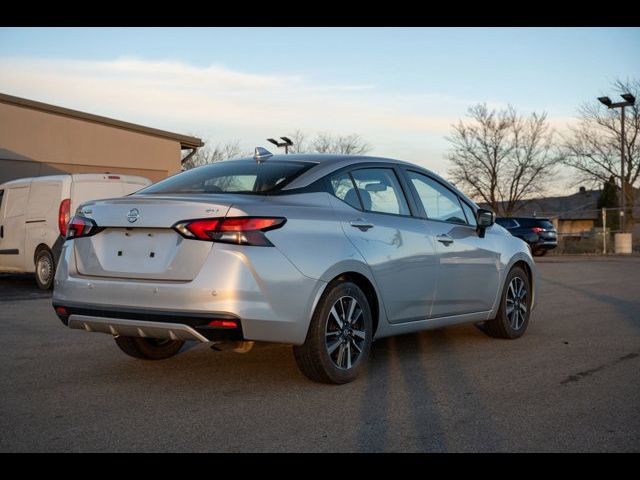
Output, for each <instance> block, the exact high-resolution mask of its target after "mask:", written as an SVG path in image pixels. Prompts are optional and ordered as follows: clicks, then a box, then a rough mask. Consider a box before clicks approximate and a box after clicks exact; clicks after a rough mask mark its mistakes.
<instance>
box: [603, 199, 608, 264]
mask: <svg viewBox="0 0 640 480" xmlns="http://www.w3.org/2000/svg"><path fill="white" fill-rule="evenodd" d="M602 253H603V254H605V255H606V254H607V207H602Z"/></svg>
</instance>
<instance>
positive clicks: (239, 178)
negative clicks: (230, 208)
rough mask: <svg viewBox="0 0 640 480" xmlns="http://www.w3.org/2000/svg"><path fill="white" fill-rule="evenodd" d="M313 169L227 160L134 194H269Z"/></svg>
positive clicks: (292, 164)
mask: <svg viewBox="0 0 640 480" xmlns="http://www.w3.org/2000/svg"><path fill="white" fill-rule="evenodd" d="M313 165H314V164H313V163H308V162H295V161H284V162H283V161H269V160H266V161H264V162H262V163H258V162H256V161H255V160H229V161H224V162H219V163H212V164H211V165H205V166H202V167H198V168H194V169H193V170H187V171H186V172H182V173H179V174H177V175H174V176H173V177H169V178H167V179H165V180H162V181H160V182H158V183H156V184H154V185H151V186H149V187H147V188H144V189H142V190H140V191H138V192H137V193H256V194H258V193H260V194H262V193H271V192H275V191H278V190H280V189H281V188H282V187H284V186H285V185H286V184H287V183H289V182H290V181H291V180H293V179H294V178H295V177H297V176H298V175H300V174H301V173H302V172H304V171H306V170H308V169H309V168H311V167H312V166H313Z"/></svg>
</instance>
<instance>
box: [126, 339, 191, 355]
mask: <svg viewBox="0 0 640 480" xmlns="http://www.w3.org/2000/svg"><path fill="white" fill-rule="evenodd" d="M115 340H116V344H117V345H118V347H120V350H122V351H123V352H124V353H126V354H127V355H129V356H130V357H134V358H141V359H143V360H164V359H166V358H171V357H173V356H174V355H175V354H177V353H178V352H179V351H180V349H181V348H182V346H183V345H184V341H183V340H168V339H166V340H165V339H161V338H142V337H124V336H122V335H120V336H117V337H115Z"/></svg>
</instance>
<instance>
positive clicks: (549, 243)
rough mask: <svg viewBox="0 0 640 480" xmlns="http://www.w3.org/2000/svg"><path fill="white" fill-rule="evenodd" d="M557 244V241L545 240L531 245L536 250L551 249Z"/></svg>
mask: <svg viewBox="0 0 640 480" xmlns="http://www.w3.org/2000/svg"><path fill="white" fill-rule="evenodd" d="M557 246H558V242H557V240H556V241H547V242H538V243H535V244H533V245H532V248H535V249H536V250H553V249H554V248H556V247H557Z"/></svg>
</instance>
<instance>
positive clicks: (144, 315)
mask: <svg viewBox="0 0 640 480" xmlns="http://www.w3.org/2000/svg"><path fill="white" fill-rule="evenodd" d="M324 285H326V283H325V282H323V281H320V280H317V279H312V278H309V277H306V276H305V275H303V274H302V273H300V271H299V270H298V269H297V268H296V267H295V266H294V265H293V264H292V263H291V262H290V261H289V260H288V259H287V258H286V257H285V256H284V255H282V254H281V253H280V251H279V250H278V249H276V248H271V247H269V248H267V247H248V248H247V247H244V248H243V247H242V246H238V245H226V244H216V245H215V247H214V248H213V249H212V250H211V253H210V254H209V255H208V256H207V258H206V259H205V261H204V263H203V265H202V267H201V268H200V272H199V273H198V274H197V276H196V277H195V278H194V279H193V280H191V281H157V280H156V281H153V280H144V279H129V278H106V277H96V276H91V277H89V276H83V275H79V274H78V273H77V268H76V264H75V255H73V240H70V241H67V242H65V245H64V246H63V249H62V254H61V258H60V263H59V265H58V269H57V271H56V277H55V282H54V290H53V304H54V305H55V306H63V307H70V308H71V310H70V312H69V316H68V320H69V321H71V324H70V325H68V326H70V327H72V328H76V327H77V326H80V327H79V328H85V327H84V326H82V325H83V324H82V321H84V322H85V323H86V324H87V326H89V328H94V327H92V326H91V324H90V323H89V322H88V320H87V319H84V320H83V319H81V318H74V315H75V316H85V317H97V318H99V319H100V318H106V319H113V320H127V321H143V322H154V323H157V324H158V325H157V326H158V328H163V326H162V324H163V323H173V324H180V325H185V326H187V327H190V328H193V329H194V330H195V331H196V332H198V333H200V334H202V335H203V336H204V337H205V338H209V337H208V336H207V332H206V330H205V332H203V331H202V329H203V328H204V327H205V325H204V324H205V323H208V322H209V321H211V320H212V319H216V318H218V319H219V318H227V317H228V318H235V319H237V320H238V322H239V325H240V331H241V335H242V337H241V338H242V339H244V340H248V341H251V340H255V341H265V342H279V343H289V344H294V345H300V344H302V343H304V340H305V338H306V335H307V329H308V327H309V322H310V320H311V316H312V312H313V308H314V307H315V301H316V300H317V298H318V297H319V294H320V292H321V290H322V289H323V288H324ZM74 308H77V309H80V310H79V311H77V312H76V313H74V312H73V309H74ZM96 310H97V311H100V312H102V313H98V314H96ZM205 320H206V322H205ZM92 322H94V323H96V327H95V330H97V331H104V329H102V330H101V328H102V327H101V326H100V325H102V323H105V322H100V321H95V320H92ZM98 324H100V325H98ZM108 325H111V326H113V327H114V328H118V325H119V324H118V325H116V324H115V323H113V324H109V323H108V322H107V326H108ZM127 325H129V324H127ZM146 327H147V328H150V327H149V326H148V325H147V326H146ZM120 328H121V327H120ZM85 329H86V328H85ZM169 330H170V329H169ZM109 331H110V330H109ZM143 331H144V329H143ZM218 334H220V332H218V331H216V332H212V333H211V336H212V337H215V336H217V335H218ZM201 341H202V340H201Z"/></svg>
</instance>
